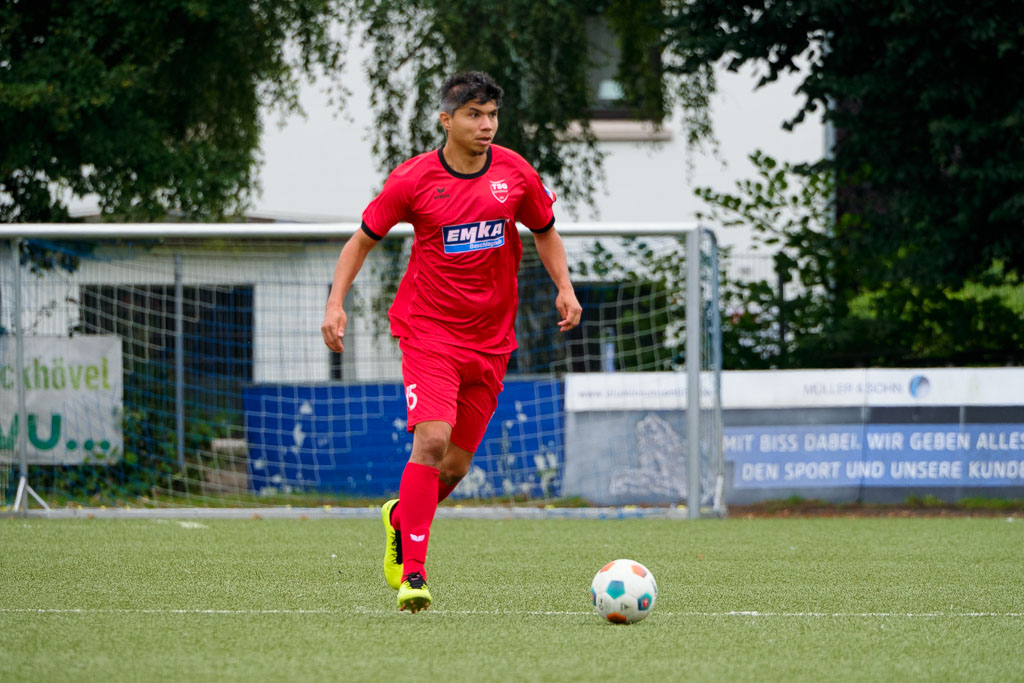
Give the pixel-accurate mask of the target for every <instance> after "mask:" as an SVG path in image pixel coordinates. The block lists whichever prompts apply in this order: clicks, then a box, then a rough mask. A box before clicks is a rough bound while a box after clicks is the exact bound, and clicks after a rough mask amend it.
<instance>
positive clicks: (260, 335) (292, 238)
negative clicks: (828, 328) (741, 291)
mask: <svg viewBox="0 0 1024 683" xmlns="http://www.w3.org/2000/svg"><path fill="white" fill-rule="evenodd" d="M356 229H358V226H355V225H349V224H345V225H316V226H311V225H221V226H213V225H159V226H152V225H150V226H141V225H120V226H118V225H110V224H99V225H75V226H11V227H10V228H9V229H5V232H6V234H5V235H4V236H5V237H8V238H10V237H12V235H17V237H16V239H11V240H10V242H8V246H7V248H6V249H5V250H3V251H0V496H2V500H0V504H2V505H6V506H10V505H11V504H12V502H13V498H14V495H15V493H14V492H15V488H16V487H17V485H18V484H19V482H20V481H22V480H24V481H25V482H27V484H28V485H29V486H30V487H31V489H33V490H34V491H35V492H36V493H38V494H39V495H40V496H41V497H42V499H43V500H45V501H47V502H48V503H49V504H51V505H56V506H66V505H82V506H98V505H108V506H111V505H118V506H125V505H127V506H133V507H134V506H153V505H187V506H211V505H284V504H292V505H296V506H307V505H323V504H330V505H365V504H369V503H372V502H379V501H380V500H382V499H385V498H387V497H391V496H393V495H395V494H396V492H397V490H398V482H399V478H400V476H401V472H402V468H403V467H404V465H405V463H406V462H407V460H408V457H409V453H410V451H411V448H412V435H411V434H410V433H409V432H408V431H407V429H406V411H405V391H404V388H403V386H402V379H401V357H400V353H399V351H398V347H397V344H396V343H395V341H394V340H393V339H392V338H391V336H390V334H389V329H388V321H387V309H388V307H389V306H390V303H391V300H392V298H393V295H394V292H395V290H396V288H397V285H398V282H399V280H400V279H401V276H402V274H403V272H404V269H405V266H406V264H407V262H408V257H409V249H410V245H411V241H412V240H411V232H410V230H409V229H408V228H407V226H399V227H398V228H396V229H395V230H394V231H392V234H390V235H389V236H388V237H387V238H386V239H385V240H383V241H382V242H381V243H380V244H379V245H378V246H377V247H376V248H375V249H374V250H373V251H372V252H371V253H370V256H369V258H368V259H367V262H366V264H365V265H364V267H363V270H362V271H361V272H360V274H359V276H358V277H357V278H356V281H355V283H354V286H353V288H352V290H351V291H350V293H349V295H348V298H347V300H346V311H347V312H348V314H349V322H348V327H347V330H346V334H345V352H344V353H343V354H335V353H332V352H330V351H329V350H328V349H327V348H326V347H325V346H324V344H323V341H322V340H321V336H320V323H321V320H322V317H323V308H324V303H325V301H326V298H327V294H328V292H329V288H330V281H331V277H332V274H333V269H334V264H335V262H336V260H337V256H338V253H339V250H340V248H341V247H342V246H343V244H344V241H345V239H346V237H347V236H349V235H351V234H352V233H353V231H354V230H356ZM14 230H19V232H17V233H14ZM61 230H63V232H61ZM558 230H559V232H560V233H561V235H562V237H563V241H564V243H565V246H566V252H567V257H568V262H569V265H570V270H571V273H572V278H573V283H574V286H575V288H576V294H577V297H578V298H579V300H580V303H581V304H582V306H583V320H582V322H581V324H580V326H579V327H578V328H576V329H574V330H572V331H570V332H568V333H564V334H563V333H561V332H559V331H558V329H557V325H556V323H557V321H558V315H557V312H556V310H555V307H554V301H555V295H556V290H555V288H554V286H553V284H552V282H551V280H550V279H549V277H548V275H547V273H546V270H545V268H544V265H543V264H542V263H541V262H540V260H539V259H538V257H537V254H536V250H535V249H534V247H533V240H532V239H530V238H529V237H528V236H527V234H528V233H527V234H524V239H523V246H524V249H523V259H522V266H521V269H520V277H519V297H520V301H519V313H518V318H517V322H516V337H517V340H518V344H519V348H518V350H517V351H515V352H514V353H513V354H512V357H511V360H510V363H509V368H508V374H507V376H506V378H505V389H504V391H503V392H502V394H501V396H500V398H499V406H498V410H497V412H496V414H495V415H494V418H493V419H492V420H491V422H490V425H489V427H488V430H487V433H486V435H485V437H484V440H483V442H482V443H481V445H480V447H479V449H478V451H477V453H476V456H475V458H474V461H473V466H472V468H471V470H470V472H469V474H468V475H467V476H466V478H465V479H464V480H463V481H462V482H461V483H460V485H459V487H458V488H457V489H456V490H455V492H454V493H453V494H452V499H453V500H454V501H455V502H464V503H468V502H469V501H487V502H499V503H507V502H524V503H551V504H555V505H559V504H561V505H568V504H590V505H598V506H604V505H616V506H617V505H634V504H635V505H685V504H688V503H689V502H691V501H692V500H693V499H694V497H699V505H697V506H689V509H690V510H691V514H695V513H696V512H697V511H698V510H700V509H701V508H703V509H704V510H705V512H707V511H709V510H714V511H716V512H717V511H720V510H721V509H722V500H721V483H720V480H721V474H722V461H721V408H720V402H719V396H718V387H719V371H720V364H721V363H720V346H721V342H720V330H719V310H718V301H717V297H718V293H717V273H718V264H717V250H716V246H715V241H714V237H713V235H712V233H710V232H709V231H707V230H703V229H699V228H696V227H694V226H686V225H668V226H666V225H657V226H644V225H629V226H626V225H621V226H610V225H605V224H591V225H585V224H568V225H565V224H560V225H559V226H558ZM15 254H18V255H19V259H18V260H19V262H20V265H19V266H18V267H17V268H16V267H15V266H14V262H15V259H14V255H15ZM19 357H20V359H21V360H20V364H19V360H18V359H19ZM22 390H23V391H22ZM689 406H695V408H696V409H695V410H693V411H690V410H688V407H689ZM691 456H692V457H691Z"/></svg>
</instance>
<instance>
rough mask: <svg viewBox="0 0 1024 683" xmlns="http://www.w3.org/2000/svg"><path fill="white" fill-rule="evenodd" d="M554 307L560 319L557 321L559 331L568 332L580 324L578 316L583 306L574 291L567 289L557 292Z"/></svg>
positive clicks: (581, 313) (580, 314) (581, 312)
mask: <svg viewBox="0 0 1024 683" xmlns="http://www.w3.org/2000/svg"><path fill="white" fill-rule="evenodd" d="M555 308H557V309H558V314H559V315H560V316H562V319H561V320H559V321H558V329H559V331H561V332H568V331H569V330H571V329H572V328H574V327H576V326H577V325H579V324H580V316H582V315H583V307H582V306H580V302H579V301H577V300H576V292H574V291H573V290H572V288H571V287H570V288H569V289H566V290H563V291H560V292H558V297H557V298H556V299H555Z"/></svg>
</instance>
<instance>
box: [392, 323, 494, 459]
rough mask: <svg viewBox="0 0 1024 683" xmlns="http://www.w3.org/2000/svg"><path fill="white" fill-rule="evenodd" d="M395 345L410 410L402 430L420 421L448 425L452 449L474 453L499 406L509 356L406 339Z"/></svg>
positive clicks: (408, 428)
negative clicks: (400, 363)
mask: <svg viewBox="0 0 1024 683" xmlns="http://www.w3.org/2000/svg"><path fill="white" fill-rule="evenodd" d="M398 346H399V348H400V349H402V381H403V382H404V383H405V403H406V407H407V408H408V409H409V422H408V425H407V427H406V429H407V430H408V431H410V432H411V431H412V430H413V427H415V426H416V425H417V424H419V423H420V422H427V421H430V420H441V421H443V422H447V423H448V424H450V425H451V426H452V436H451V442H452V443H453V444H455V445H456V446H458V447H459V448H462V449H464V450H466V451H469V452H470V453H473V452H475V451H476V449H477V447H479V446H480V442H481V441H483V438H484V432H485V431H486V430H487V423H488V422H490V421H491V416H493V415H494V410H495V408H497V407H498V394H500V393H501V390H502V389H503V388H504V386H505V385H503V384H502V383H501V380H502V379H504V378H505V371H506V370H507V369H508V359H509V355H510V354H507V353H497V354H495V353H481V352H479V351H472V350H470V349H466V348H462V347H458V346H452V345H450V344H444V343H441V342H435V341H421V340H416V339H405V338H403V339H401V340H399V342H398Z"/></svg>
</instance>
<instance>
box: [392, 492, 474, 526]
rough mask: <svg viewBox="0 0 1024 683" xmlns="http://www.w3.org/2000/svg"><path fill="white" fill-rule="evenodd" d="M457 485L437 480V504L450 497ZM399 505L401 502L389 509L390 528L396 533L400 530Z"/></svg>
mask: <svg viewBox="0 0 1024 683" xmlns="http://www.w3.org/2000/svg"><path fill="white" fill-rule="evenodd" d="M458 485H459V483H458V482H455V483H454V484H446V483H444V482H443V481H441V480H440V479H438V480H437V502H438V503H440V502H441V501H442V500H444V499H445V498H447V497H448V496H450V495H451V493H452V491H454V490H455V487H456V486H458ZM399 505H401V502H398V503H395V506H394V507H393V508H391V526H393V527H394V528H395V530H396V531H397V530H398V529H401V528H402V516H401V515H400V514H398V506H399Z"/></svg>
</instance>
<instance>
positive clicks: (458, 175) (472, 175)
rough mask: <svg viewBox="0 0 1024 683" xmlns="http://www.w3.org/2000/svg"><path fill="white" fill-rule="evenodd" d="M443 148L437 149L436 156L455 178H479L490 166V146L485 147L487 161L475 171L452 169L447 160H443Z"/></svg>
mask: <svg viewBox="0 0 1024 683" xmlns="http://www.w3.org/2000/svg"><path fill="white" fill-rule="evenodd" d="M443 150H444V148H443V147H442V148H441V149H439V150H437V158H438V159H440V160H441V165H442V166H444V170H446V171H448V172H449V173H450V174H452V175H453V176H455V177H456V178H462V179H464V180H470V179H472V178H479V177H480V176H482V175H483V174H484V173H487V170H488V169H489V168H490V167H491V148H490V147H488V148H487V161H485V162H484V167H483V168H481V169H480V170H479V171H477V172H476V173H459V172H458V171H456V170H455V169H453V168H452V167H451V166H449V165H448V162H447V161H445V159H444V153H443Z"/></svg>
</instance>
